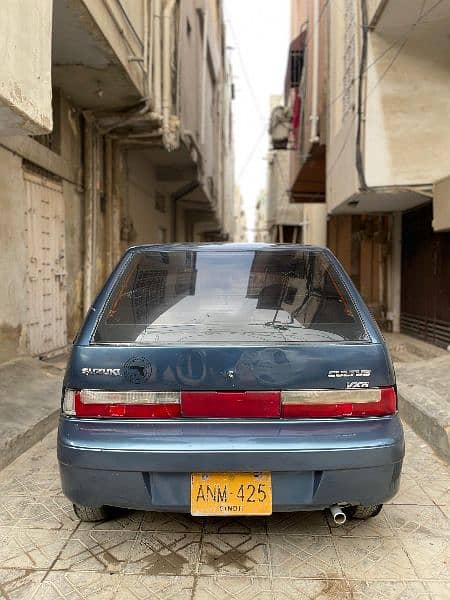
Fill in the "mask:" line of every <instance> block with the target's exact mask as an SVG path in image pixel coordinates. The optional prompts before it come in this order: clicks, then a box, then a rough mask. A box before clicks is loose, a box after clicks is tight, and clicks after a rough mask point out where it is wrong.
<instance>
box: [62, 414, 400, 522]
mask: <svg viewBox="0 0 450 600" xmlns="http://www.w3.org/2000/svg"><path fill="white" fill-rule="evenodd" d="M403 455H404V439H403V430H402V426H401V423H400V419H399V417H398V416H397V415H395V416H393V417H386V418H375V419H365V420H362V419H361V420H359V419H354V420H347V421H343V420H318V421H315V422H314V423H312V422H311V421H295V420H292V421H275V420H274V421H270V420H264V421H235V422H229V421H228V422H226V421H220V420H217V421H212V420H206V421H201V420H196V421H193V420H192V421H170V422H168V421H163V422H161V421H153V422H151V423H150V422H148V421H147V422H144V421H122V422H119V421H108V422H106V421H100V420H94V419H92V420H90V419H89V420H88V419H83V420H81V419H76V418H65V417H62V418H61V421H60V426H59V435H58V459H59V462H60V471H61V480H62V486H63V491H64V493H65V494H66V496H67V497H68V498H70V499H71V500H72V501H73V502H76V503H78V504H86V505H94V506H99V505H102V504H108V505H112V506H123V507H127V508H137V509H147V510H171V511H182V512H185V511H186V512H188V511H189V505H190V473H191V472H198V471H205V472H208V471H209V472H217V471H219V472H220V471H271V472H272V483H273V508H274V511H277V510H279V511H283V510H302V509H308V508H324V507H326V506H330V505H331V504H334V503H336V502H349V503H351V504H379V503H382V502H385V501H386V500H388V499H390V498H391V497H392V496H393V495H394V494H395V493H396V491H397V489H398V485H399V477H400V471H401V464H402V460H403Z"/></svg>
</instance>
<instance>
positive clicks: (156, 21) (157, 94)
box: [153, 0, 161, 115]
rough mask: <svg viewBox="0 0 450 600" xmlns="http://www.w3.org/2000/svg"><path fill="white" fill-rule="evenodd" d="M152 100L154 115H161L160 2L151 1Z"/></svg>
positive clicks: (157, 0)
mask: <svg viewBox="0 0 450 600" xmlns="http://www.w3.org/2000/svg"><path fill="white" fill-rule="evenodd" d="M153 5H154V6H153V61H154V65H155V71H154V73H153V99H154V110H155V113H156V114H158V115H160V114H161V0H154V1H153Z"/></svg>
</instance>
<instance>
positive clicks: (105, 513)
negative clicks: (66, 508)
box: [73, 504, 111, 523]
mask: <svg viewBox="0 0 450 600" xmlns="http://www.w3.org/2000/svg"><path fill="white" fill-rule="evenodd" d="M73 510H74V513H75V514H76V516H77V517H78V518H79V519H80V521H84V522H85V523H95V522H96V521H106V520H107V519H109V518H110V517H111V512H110V511H109V510H108V509H107V508H106V506H83V505H82V504H74V505H73Z"/></svg>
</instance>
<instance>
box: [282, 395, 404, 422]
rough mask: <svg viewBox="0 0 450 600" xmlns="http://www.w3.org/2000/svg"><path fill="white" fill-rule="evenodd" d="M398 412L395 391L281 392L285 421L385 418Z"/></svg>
mask: <svg viewBox="0 0 450 600" xmlns="http://www.w3.org/2000/svg"><path fill="white" fill-rule="evenodd" d="M396 410H397V396H396V393H395V389H394V388H393V387H387V388H379V389H365V390H359V389H357V390H299V391H287V392H281V416H282V417H284V418H305V419H308V418H321V417H323V418H326V417H382V416H386V415H392V414H394V413H395V412H396Z"/></svg>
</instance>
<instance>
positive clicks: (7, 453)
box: [0, 408, 60, 470]
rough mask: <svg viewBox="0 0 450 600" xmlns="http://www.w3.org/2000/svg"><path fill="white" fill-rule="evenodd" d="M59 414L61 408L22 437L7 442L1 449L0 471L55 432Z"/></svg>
mask: <svg viewBox="0 0 450 600" xmlns="http://www.w3.org/2000/svg"><path fill="white" fill-rule="evenodd" d="M59 412H60V411H59V408H58V409H55V410H54V411H53V412H51V413H50V414H49V415H47V416H46V417H44V418H43V419H41V420H40V421H38V422H37V423H35V424H34V425H33V426H32V427H30V428H29V429H27V430H26V431H24V432H23V433H21V434H20V435H17V436H15V437H14V438H12V439H11V438H10V439H8V440H6V443H5V444H4V445H3V446H1V447H0V470H1V469H4V468H5V467H6V466H7V465H9V464H10V463H12V462H13V460H15V459H16V458H18V457H19V456H20V455H21V454H23V453H24V452H26V451H27V450H29V449H30V448H31V447H32V446H34V444H37V442H40V441H41V440H42V439H43V438H44V437H45V436H46V435H47V434H48V433H50V432H51V431H53V430H54V429H55V428H56V426H57V424H58V419H59Z"/></svg>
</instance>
